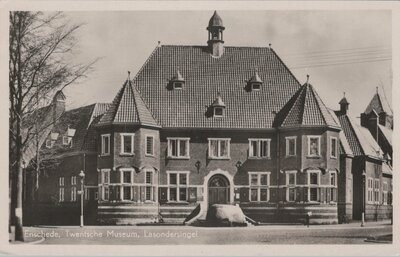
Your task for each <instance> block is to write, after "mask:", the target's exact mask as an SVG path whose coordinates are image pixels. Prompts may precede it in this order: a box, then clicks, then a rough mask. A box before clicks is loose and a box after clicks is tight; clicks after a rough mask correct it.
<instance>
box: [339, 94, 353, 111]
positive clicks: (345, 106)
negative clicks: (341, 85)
mask: <svg viewBox="0 0 400 257" xmlns="http://www.w3.org/2000/svg"><path fill="white" fill-rule="evenodd" d="M339 104H340V112H341V113H343V114H346V113H347V110H348V109H349V104H350V103H349V102H348V101H347V99H346V92H343V98H342V100H340V102H339Z"/></svg>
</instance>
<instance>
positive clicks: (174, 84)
mask: <svg viewBox="0 0 400 257" xmlns="http://www.w3.org/2000/svg"><path fill="white" fill-rule="evenodd" d="M173 86H174V89H183V82H174V83H173Z"/></svg>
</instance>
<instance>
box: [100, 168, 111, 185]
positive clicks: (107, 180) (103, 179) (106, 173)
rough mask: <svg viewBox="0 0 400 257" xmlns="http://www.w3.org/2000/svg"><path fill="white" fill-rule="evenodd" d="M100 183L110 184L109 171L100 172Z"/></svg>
mask: <svg viewBox="0 0 400 257" xmlns="http://www.w3.org/2000/svg"><path fill="white" fill-rule="evenodd" d="M101 182H102V184H108V183H110V171H109V170H103V171H102V176H101Z"/></svg>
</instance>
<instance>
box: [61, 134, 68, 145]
mask: <svg viewBox="0 0 400 257" xmlns="http://www.w3.org/2000/svg"><path fill="white" fill-rule="evenodd" d="M62 142H63V145H68V144H69V140H68V136H63V139H62Z"/></svg>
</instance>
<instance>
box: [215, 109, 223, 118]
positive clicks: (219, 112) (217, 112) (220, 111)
mask: <svg viewBox="0 0 400 257" xmlns="http://www.w3.org/2000/svg"><path fill="white" fill-rule="evenodd" d="M223 116H224V108H223V107H214V117H223Z"/></svg>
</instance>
